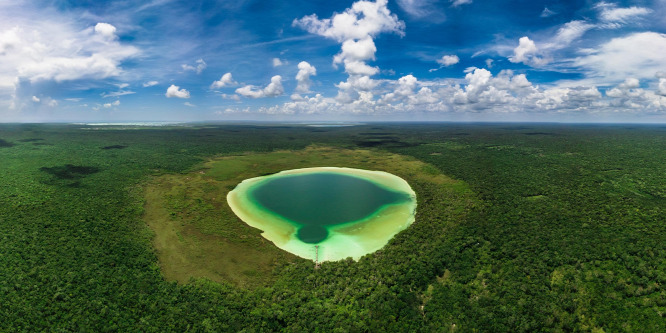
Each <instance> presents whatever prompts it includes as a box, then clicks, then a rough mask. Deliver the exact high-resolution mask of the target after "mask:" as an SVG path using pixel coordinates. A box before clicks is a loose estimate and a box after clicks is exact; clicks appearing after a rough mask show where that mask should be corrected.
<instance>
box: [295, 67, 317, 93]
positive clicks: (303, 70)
mask: <svg viewBox="0 0 666 333" xmlns="http://www.w3.org/2000/svg"><path fill="white" fill-rule="evenodd" d="M314 75H317V69H316V68H315V67H314V66H312V65H310V64H309V63H308V62H306V61H301V62H300V63H299V64H298V73H297V74H296V82H298V84H297V85H296V92H298V93H303V94H307V93H309V92H310V85H311V84H312V82H311V81H310V76H314Z"/></svg>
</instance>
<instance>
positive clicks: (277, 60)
mask: <svg viewBox="0 0 666 333" xmlns="http://www.w3.org/2000/svg"><path fill="white" fill-rule="evenodd" d="M285 64H286V61H282V60H280V58H273V67H280V66H282V65H285Z"/></svg>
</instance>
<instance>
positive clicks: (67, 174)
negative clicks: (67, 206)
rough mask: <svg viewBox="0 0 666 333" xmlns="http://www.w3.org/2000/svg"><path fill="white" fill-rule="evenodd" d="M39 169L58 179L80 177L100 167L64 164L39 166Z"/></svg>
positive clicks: (90, 173)
mask: <svg viewBox="0 0 666 333" xmlns="http://www.w3.org/2000/svg"><path fill="white" fill-rule="evenodd" d="M39 170H40V171H43V172H46V173H48V174H50V175H52V176H53V177H55V178H58V179H81V178H83V177H86V176H88V175H92V174H94V173H98V172H99V171H100V169H99V168H97V167H93V166H84V165H73V164H65V165H61V166H55V167H50V168H49V167H41V168H39Z"/></svg>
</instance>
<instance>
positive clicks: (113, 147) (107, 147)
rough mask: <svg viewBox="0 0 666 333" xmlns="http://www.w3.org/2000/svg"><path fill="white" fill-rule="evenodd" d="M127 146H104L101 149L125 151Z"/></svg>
mask: <svg viewBox="0 0 666 333" xmlns="http://www.w3.org/2000/svg"><path fill="white" fill-rule="evenodd" d="M127 147H129V146H124V145H112V146H106V147H102V148H101V149H105V150H109V149H125V148H127Z"/></svg>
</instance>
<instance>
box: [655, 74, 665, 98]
mask: <svg viewBox="0 0 666 333" xmlns="http://www.w3.org/2000/svg"><path fill="white" fill-rule="evenodd" d="M657 93H658V94H659V95H662V96H666V78H660V79H659V86H658V87H657Z"/></svg>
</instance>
